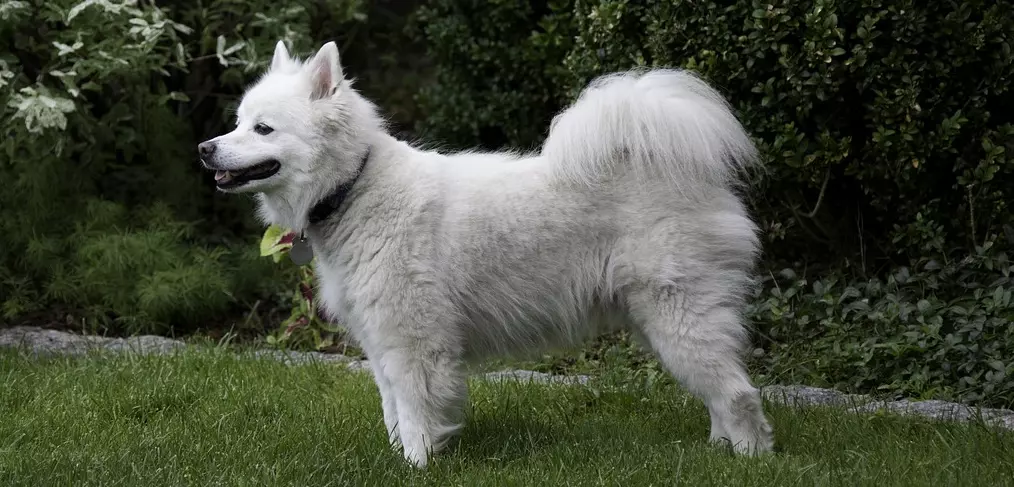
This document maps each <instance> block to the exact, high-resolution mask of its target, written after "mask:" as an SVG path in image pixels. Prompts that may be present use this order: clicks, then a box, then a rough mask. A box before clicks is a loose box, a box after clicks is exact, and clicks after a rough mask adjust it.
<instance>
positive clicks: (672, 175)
mask: <svg viewBox="0 0 1014 487" xmlns="http://www.w3.org/2000/svg"><path fill="white" fill-rule="evenodd" d="M542 155H543V156H545V157H546V158H548V159H549V160H550V161H551V164H553V165H554V166H555V169H556V171H557V172H558V174H559V176H560V177H562V178H565V179H567V180H571V181H576V182H581V183H587V184H595V183H596V182H598V181H600V180H602V178H603V177H607V176H609V175H611V174H613V173H614V172H616V171H623V172H632V173H633V174H634V175H635V177H637V178H638V179H641V180H644V181H656V182H657V181H659V180H664V181H666V182H668V183H671V184H672V185H674V186H675V187H676V188H677V189H678V190H680V191H693V190H694V189H695V188H699V187H700V186H701V185H702V184H706V185H713V186H721V187H727V186H730V185H732V184H734V183H735V181H736V179H735V178H736V177H737V172H738V170H739V169H742V168H744V167H746V166H749V165H752V164H754V163H755V162H756V161H757V150H756V148H755V147H754V144H753V141H751V140H750V137H749V136H748V135H747V133H746V131H745V130H744V129H743V126H742V125H741V124H740V123H739V121H738V120H737V119H736V116H735V115H733V113H732V110H731V107H730V106H729V104H728V103H727V102H726V101H725V99H724V98H723V97H722V95H720V94H719V93H718V92H717V91H716V90H715V89H714V88H712V87H711V86H709V85H708V84H707V83H706V82H705V81H704V80H702V79H701V78H699V77H697V76H695V75H694V74H692V73H690V72H688V71H682V70H672V69H658V70H652V71H646V72H633V71H632V72H625V73H616V74H611V75H607V76H603V77H600V78H598V79H596V80H594V81H593V82H592V83H590V84H589V86H588V87H587V88H585V90H584V91H583V92H582V93H581V95H580V96H579V97H578V99H577V101H576V102H575V103H574V104H573V105H572V106H571V107H570V108H568V109H566V110H565V111H563V112H562V113H560V114H559V115H557V116H556V118H555V119H554V120H553V124H552V127H551V128H550V131H549V137H548V138H547V139H546V143H545V145H544V146H543V149H542ZM621 165H625V166H626V167H621Z"/></svg>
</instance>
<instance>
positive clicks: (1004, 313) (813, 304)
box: [751, 242, 1014, 407]
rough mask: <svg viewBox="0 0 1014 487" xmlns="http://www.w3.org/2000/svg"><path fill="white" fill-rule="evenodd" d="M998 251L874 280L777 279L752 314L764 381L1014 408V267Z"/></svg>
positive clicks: (790, 275)
mask: <svg viewBox="0 0 1014 487" xmlns="http://www.w3.org/2000/svg"><path fill="white" fill-rule="evenodd" d="M992 244H993V242H987V244H986V245H985V246H983V247H980V248H978V249H976V253H974V254H972V255H969V256H967V257H965V258H964V259H962V260H960V261H957V262H939V261H936V260H932V259H926V260H923V261H920V262H915V263H914V265H913V266H912V267H899V268H897V269H896V270H894V271H893V272H892V273H891V274H889V275H887V276H886V277H885V278H871V279H868V280H865V281H863V280H847V279H845V278H843V277H842V276H840V275H834V274H831V275H825V276H821V277H817V278H813V279H809V278H807V277H805V276H797V275H796V272H795V271H793V270H792V269H785V270H783V271H782V272H780V273H779V274H778V275H771V276H769V277H768V285H767V286H765V288H764V290H763V291H760V292H759V294H758V296H757V299H756V300H755V301H754V302H753V305H752V308H751V317H752V318H753V320H754V321H755V322H757V323H761V324H763V330H762V333H761V340H760V345H761V346H762V347H763V348H764V349H765V350H766V353H764V354H762V355H760V356H759V357H756V358H755V365H757V366H759V369H760V370H761V371H763V373H764V375H765V376H766V377H765V378H764V379H763V380H766V381H767V380H770V381H773V382H779V383H784V382H806V383H811V384H819V385H826V386H832V387H836V388H839V389H844V390H856V391H871V390H875V391H877V392H880V393H884V394H889V395H902V396H916V397H925V398H930V397H933V398H945V399H958V400H963V401H968V402H974V403H979V404H984V405H991V406H1001V407H1007V406H1010V405H1012V404H1014V359H1012V355H1011V351H1012V350H1014V326H1011V323H1014V299H1012V297H1011V293H1012V292H1014V263H1011V262H1010V261H1009V260H1008V257H1007V255H1006V254H1005V253H1004V252H999V251H996V250H995V249H994V248H993V246H992ZM811 281H812V282H811Z"/></svg>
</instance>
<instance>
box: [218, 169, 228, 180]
mask: <svg viewBox="0 0 1014 487" xmlns="http://www.w3.org/2000/svg"><path fill="white" fill-rule="evenodd" d="M228 177H229V171H215V181H221V180H223V179H226V178H228Z"/></svg>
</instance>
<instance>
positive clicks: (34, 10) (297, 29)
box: [0, 0, 362, 332]
mask: <svg viewBox="0 0 1014 487" xmlns="http://www.w3.org/2000/svg"><path fill="white" fill-rule="evenodd" d="M361 16H362V13H361V2H359V1H357V0H349V1H345V2H323V1H299V2H288V3H286V4H285V5H281V4H278V3H271V2H257V1H254V2H239V1H236V0H215V1H212V2H206V3H194V2H182V1H168V2H159V3H158V4H155V3H152V2H148V1H137V0H54V1H42V0H35V1H10V0H3V1H0V53H2V54H0V110H2V111H3V117H2V119H0V120H2V121H0V130H2V134H3V136H2V137H0V139H2V141H0V151H2V156H0V179H2V180H3V181H4V183H5V184H4V189H3V190H2V191H0V207H2V208H4V211H3V212H2V213H0V276H2V278H0V296H2V297H0V305H2V313H3V317H4V318H6V319H14V318H17V317H21V316H26V314H28V313H33V312H42V313H44V314H46V315H49V317H50V318H54V317H55V318H59V319H61V320H62V319H63V318H64V317H63V316H62V315H61V316H52V315H54V314H56V311H55V310H56V309H60V310H65V311H66V314H67V319H69V320H71V321H74V322H75V323H78V324H79V325H80V324H81V323H83V324H84V325H85V326H87V327H105V328H107V329H108V330H110V331H128V332H139V331H145V332H152V331H156V332H165V331H168V330H169V329H170V328H174V327H177V326H184V327H185V328H193V327H194V326H208V325H209V323H211V322H212V321H213V320H215V319H216V318H217V317H220V316H222V314H223V313H225V312H227V311H229V310H230V309H232V308H234V307H236V306H239V305H241V304H242V303H245V302H249V301H253V300H255V299H256V297H257V296H259V295H264V294H265V293H268V292H269V291H270V290H269V289H268V288H269V287H270V285H265V284H264V283H266V282H270V280H269V279H267V277H268V276H270V275H273V274H276V273H277V272H276V270H275V269H273V268H272V266H270V265H267V263H264V262H262V261H261V260H260V259H257V258H256V253H255V250H254V249H250V248H249V245H248V243H247V242H243V241H242V239H241V238H240V237H239V235H242V234H244V233H245V231H246V230H248V229H250V228H251V227H252V225H251V223H252V222H251V221H250V215H251V213H252V212H250V211H249V210H250V208H249V207H250V205H249V202H247V201H242V200H241V199H239V198H230V199H228V200H219V199H218V198H215V197H214V196H215V193H214V189H213V185H212V184H211V183H210V181H209V180H208V178H207V177H206V174H202V172H201V171H200V170H199V168H198V166H197V164H196V158H195V156H194V147H195V145H196V142H197V141H198V140H202V139H204V138H205V137H206V136H208V135H210V134H216V133H221V132H222V131H223V128H224V127H225V126H226V124H227V123H229V119H230V117H231V109H232V108H234V104H235V101H236V99H237V95H238V94H239V93H240V90H242V88H243V87H244V85H245V84H246V83H247V82H249V81H250V80H252V79H253V76H255V75H257V73H258V72H259V70H260V68H262V67H264V66H265V65H266V63H267V60H268V59H269V56H270V53H271V47H272V46H273V45H274V43H275V42H277V40H278V39H280V38H282V39H287V40H288V41H289V42H290V43H291V45H292V47H293V49H294V50H295V51H296V52H299V53H303V52H305V51H308V50H309V49H310V48H311V47H313V45H314V44H316V42H314V40H313V39H312V36H311V29H314V28H325V27H328V26H337V25H354V24H355V23H356V22H359V21H360V20H361ZM212 326H219V325H212Z"/></svg>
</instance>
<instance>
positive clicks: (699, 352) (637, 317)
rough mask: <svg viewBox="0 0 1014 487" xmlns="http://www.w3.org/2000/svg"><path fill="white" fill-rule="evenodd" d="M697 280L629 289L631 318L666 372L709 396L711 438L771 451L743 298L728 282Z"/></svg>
mask: <svg viewBox="0 0 1014 487" xmlns="http://www.w3.org/2000/svg"><path fill="white" fill-rule="evenodd" d="M726 277H730V276H728V275H727V276H726ZM732 277H735V276H732ZM694 281H697V282H674V281H669V282H661V283H660V282H659V281H655V284H654V285H647V284H645V285H639V286H637V288H636V289H632V290H629V292H627V293H626V297H627V304H628V307H629V311H630V314H631V317H632V318H633V319H634V321H635V324H636V326H637V327H638V328H639V330H640V332H641V333H642V334H643V335H644V338H645V339H646V340H647V342H648V343H649V344H650V346H651V348H652V350H653V351H654V352H655V353H656V354H657V356H658V358H659V360H660V361H661V362H662V364H663V365H664V366H665V367H666V369H668V370H669V371H670V372H671V373H672V374H673V375H674V376H675V377H676V378H677V379H678V380H679V381H680V382H681V383H682V384H683V386H684V387H685V388H686V389H687V390H689V391H690V392H691V393H692V394H694V395H695V396H697V397H698V398H700V399H701V400H702V401H704V403H705V405H706V406H707V408H708V412H709V413H710V416H711V440H712V441H722V440H723V439H726V440H728V441H729V442H731V443H732V446H733V449H734V450H735V451H737V452H740V453H747V454H757V453H762V452H767V451H770V450H771V448H772V446H773V438H772V437H773V434H772V429H771V426H770V425H769V424H768V421H767V419H766V418H765V416H764V411H763V408H762V404H761V397H760V394H759V392H758V390H757V388H755V387H754V386H753V384H751V382H750V378H749V376H748V375H747V373H746V367H745V366H744V365H743V362H742V358H741V352H742V345H743V343H744V340H745V339H746V331H745V329H744V327H743V324H742V317H741V315H740V311H739V309H740V307H741V306H740V305H741V300H740V299H739V298H737V297H736V293H735V292H731V291H730V288H729V287H728V284H729V283H728V282H726V283H722V282H721V281H720V280H718V279H699V280H694Z"/></svg>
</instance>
